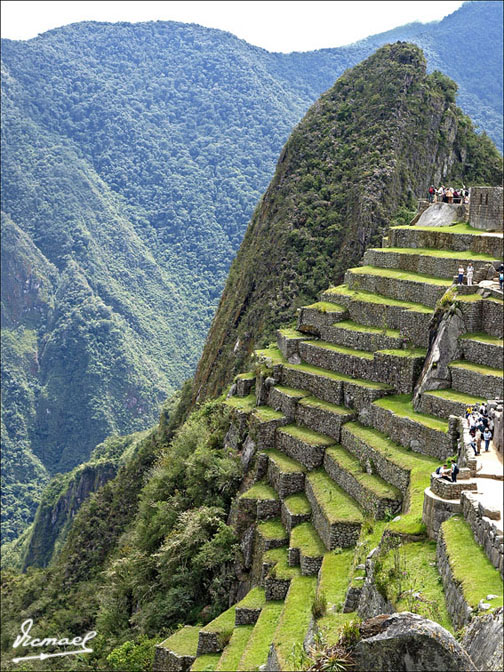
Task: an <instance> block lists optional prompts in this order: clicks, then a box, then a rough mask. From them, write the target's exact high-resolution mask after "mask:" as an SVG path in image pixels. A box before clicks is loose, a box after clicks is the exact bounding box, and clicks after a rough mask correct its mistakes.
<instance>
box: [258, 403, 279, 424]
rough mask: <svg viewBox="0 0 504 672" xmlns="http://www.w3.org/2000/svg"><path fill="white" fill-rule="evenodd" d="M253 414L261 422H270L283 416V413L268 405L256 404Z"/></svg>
mask: <svg viewBox="0 0 504 672" xmlns="http://www.w3.org/2000/svg"><path fill="white" fill-rule="evenodd" d="M253 415H255V416H256V417H258V418H259V420H260V421H261V422H270V421H271V420H281V419H282V418H285V416H284V414H283V413H281V412H280V411H275V410H274V409H273V408H270V407H269V406H256V408H255V409H254V412H253Z"/></svg>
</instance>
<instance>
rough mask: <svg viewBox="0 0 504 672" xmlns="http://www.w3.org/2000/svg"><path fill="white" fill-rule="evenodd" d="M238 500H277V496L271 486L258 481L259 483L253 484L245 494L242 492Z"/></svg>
mask: <svg viewBox="0 0 504 672" xmlns="http://www.w3.org/2000/svg"><path fill="white" fill-rule="evenodd" d="M240 499H278V495H277V493H276V490H275V489H274V488H272V487H271V485H268V483H264V482H263V481H259V483H254V485H253V486H252V487H251V488H249V489H248V490H247V491H246V492H242V494H241V495H240Z"/></svg>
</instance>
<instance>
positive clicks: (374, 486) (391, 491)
mask: <svg viewBox="0 0 504 672" xmlns="http://www.w3.org/2000/svg"><path fill="white" fill-rule="evenodd" d="M326 452H327V455H328V456H329V457H331V458H332V459H333V460H334V461H335V462H337V463H338V464H339V465H340V467H341V468H342V469H343V470H344V471H346V472H348V473H350V474H352V476H353V477H354V478H355V480H357V481H358V482H359V483H360V484H361V485H362V486H363V487H364V488H366V489H367V490H370V491H371V492H372V493H374V494H375V495H376V496H377V497H387V498H389V499H395V500H401V499H402V495H401V493H400V492H399V490H398V489H397V488H395V487H394V486H393V485H390V483H387V482H386V481H384V480H383V478H380V476H376V475H371V474H368V473H367V472H366V471H364V470H363V469H362V466H361V464H360V462H359V460H358V459H357V458H356V457H355V456H354V455H352V454H351V453H349V452H348V451H347V450H345V448H343V446H339V445H335V446H331V447H330V448H328V449H327V451H326Z"/></svg>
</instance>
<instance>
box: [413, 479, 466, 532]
mask: <svg viewBox="0 0 504 672" xmlns="http://www.w3.org/2000/svg"><path fill="white" fill-rule="evenodd" d="M456 513H462V505H461V504H460V500H457V499H455V500H452V501H449V500H448V501H447V500H446V499H441V498H440V497H438V496H437V495H435V494H434V493H433V492H432V491H431V489H430V488H426V490H425V491H424V501H423V511H422V521H423V523H424V525H425V527H426V528H427V534H428V535H429V538H430V539H437V538H438V535H439V530H440V529H441V524H442V523H444V522H445V520H448V518H451V517H452V516H454V515H455V514H456Z"/></svg>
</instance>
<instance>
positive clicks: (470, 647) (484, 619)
mask: <svg viewBox="0 0 504 672" xmlns="http://www.w3.org/2000/svg"><path fill="white" fill-rule="evenodd" d="M502 627H503V612H502V609H499V610H496V611H495V612H494V613H493V614H486V615H485V616H478V617H476V618H474V619H473V620H472V621H471V623H470V625H469V626H468V628H467V630H466V633H465V636H464V639H463V640H462V646H463V647H464V649H465V650H466V651H467V653H468V654H469V655H470V656H471V659H472V660H473V661H474V664H475V665H476V668H477V669H478V670H485V671H488V672H497V670H502V669H504V652H503V644H502Z"/></svg>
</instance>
